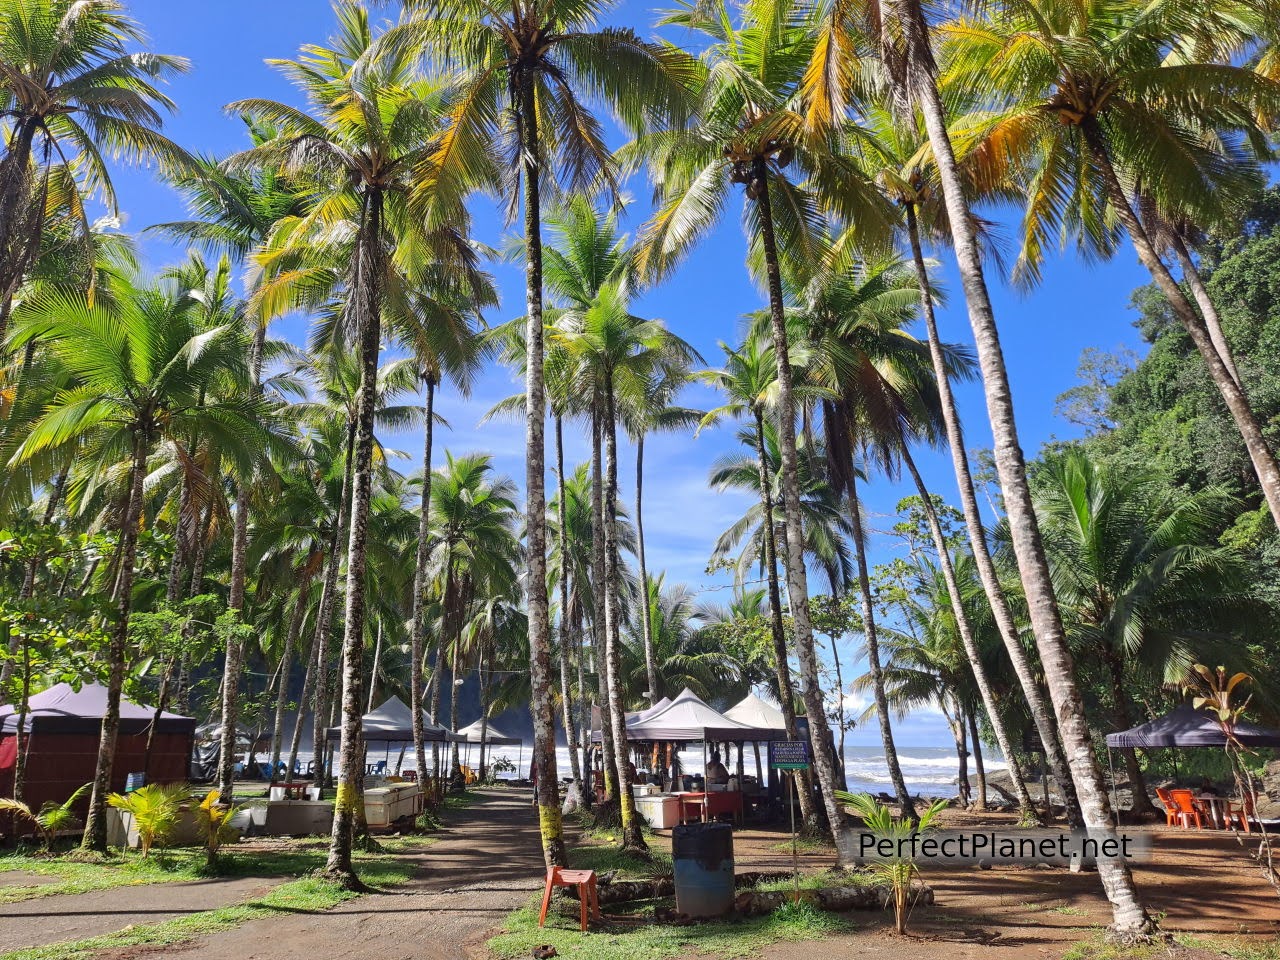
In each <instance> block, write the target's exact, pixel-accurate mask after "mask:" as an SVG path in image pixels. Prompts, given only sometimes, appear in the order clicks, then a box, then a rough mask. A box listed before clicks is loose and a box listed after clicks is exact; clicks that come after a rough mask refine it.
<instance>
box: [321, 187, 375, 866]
mask: <svg viewBox="0 0 1280 960" xmlns="http://www.w3.org/2000/svg"><path fill="white" fill-rule="evenodd" d="M362 213H363V216H362V218H361V229H360V231H359V232H360V236H359V237H358V238H357V240H356V264H355V278H354V280H353V282H352V284H351V293H350V299H351V300H352V301H354V306H355V311H356V315H355V318H354V319H355V321H356V329H357V330H358V331H359V334H360V389H359V393H358V394H357V396H356V416H355V421H356V441H355V463H354V465H353V467H352V473H351V479H352V483H351V534H350V537H349V538H348V541H347V583H346V611H345V616H344V618H343V621H344V624H345V630H344V632H343V637H342V724H341V726H342V735H341V740H340V741H339V754H338V768H339V773H338V789H337V798H336V800H335V802H334V808H333V834H332V836H331V838H330V843H329V858H328V861H327V863H326V864H325V873H326V874H327V875H328V876H330V877H331V878H333V879H335V880H337V881H338V882H339V883H341V884H343V885H344V886H346V887H349V888H356V887H358V886H359V880H357V878H356V875H355V869H354V868H353V866H352V863H351V845H352V840H353V838H354V827H355V823H356V819H357V814H358V810H357V808H358V807H359V806H361V804H362V798H361V796H360V778H361V777H362V776H363V774H364V763H363V760H364V750H363V744H362V742H361V739H362V738H361V722H360V721H361V709H360V708H361V705H362V703H363V699H364V698H363V697H361V692H362V686H363V683H364V670H363V668H364V627H365V583H366V578H365V553H366V550H367V547H368V537H369V502H370V500H371V499H372V497H373V444H374V432H373V431H374V415H375V413H376V412H377V408H378V353H379V348H380V346H381V339H382V329H381V327H382V323H381V321H382V289H381V285H382V276H383V270H384V264H383V260H384V254H383V249H382V244H383V227H382V196H381V194H380V193H378V192H377V191H376V190H370V191H368V192H367V193H366V194H365V197H364V209H363V211H362Z"/></svg>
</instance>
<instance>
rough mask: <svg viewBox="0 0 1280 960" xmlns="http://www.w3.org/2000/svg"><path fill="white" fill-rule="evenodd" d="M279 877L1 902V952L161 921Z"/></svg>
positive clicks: (253, 891) (255, 891)
mask: <svg viewBox="0 0 1280 960" xmlns="http://www.w3.org/2000/svg"><path fill="white" fill-rule="evenodd" d="M280 882H281V881H280V880H279V879H264V878H262V877H229V878H225V879H223V878H215V879H210V880H192V881H190V882H181V883H153V884H144V885H141V886H136V885H135V886H127V887H113V888H111V889H108V890H93V891H91V892H89V893H74V894H66V895H61V896H53V897H36V898H34V899H32V900H22V901H19V902H18V903H6V904H4V905H3V906H0V954H3V953H7V952H9V951H10V950H22V949H25V948H27V947H38V946H42V945H44V944H50V943H61V942H62V941H64V940H83V939H85V938H86V937H96V936H99V935H101V934H104V933H112V932H114V931H116V930H119V929H121V928H122V927H126V926H128V925H130V924H143V923H161V922H162V921H165V920H174V919H176V918H178V917H182V916H186V915H187V914H191V913H200V912H202V911H205V910H216V909H218V908H219V907H225V906H227V905H228V904H232V903H239V902H240V901H241V900H248V899H250V898H252V897H257V896H261V895H262V894H264V893H266V892H267V891H268V890H270V889H271V888H272V887H273V886H275V885H276V884H278V883H280Z"/></svg>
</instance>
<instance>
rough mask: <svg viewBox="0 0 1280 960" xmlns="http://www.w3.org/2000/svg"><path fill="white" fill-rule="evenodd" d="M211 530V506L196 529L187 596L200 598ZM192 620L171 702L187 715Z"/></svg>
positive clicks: (184, 637)
mask: <svg viewBox="0 0 1280 960" xmlns="http://www.w3.org/2000/svg"><path fill="white" fill-rule="evenodd" d="M212 529H213V504H209V505H208V506H206V507H205V508H204V516H203V518H202V519H201V521H200V525H199V527H198V528H197V529H196V542H195V555H194V556H193V557H192V558H191V584H190V586H188V587H187V595H188V596H191V597H198V596H200V588H201V587H202V586H204V565H205V560H206V559H207V558H208V556H209V534H210V532H211V531H212ZM195 626H196V625H195V622H194V620H188V621H187V623H186V626H185V627H183V630H182V637H183V646H182V652H181V653H180V654H179V655H178V678H177V682H176V687H177V690H176V691H175V692H174V696H173V701H174V704H175V705H176V707H177V710H178V712H179V713H184V714H185V713H187V712H188V710H189V709H190V700H191V651H190V647H189V643H190V639H191V637H192V636H193V635H194V633H195Z"/></svg>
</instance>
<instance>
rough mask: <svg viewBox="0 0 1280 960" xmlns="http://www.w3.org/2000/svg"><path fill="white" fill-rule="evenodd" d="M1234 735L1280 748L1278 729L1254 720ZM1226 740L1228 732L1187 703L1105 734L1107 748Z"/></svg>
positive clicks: (1220, 743) (1219, 743) (1250, 743)
mask: <svg viewBox="0 0 1280 960" xmlns="http://www.w3.org/2000/svg"><path fill="white" fill-rule="evenodd" d="M1235 735H1236V738H1237V739H1238V740H1239V741H1240V742H1241V743H1242V744H1244V745H1245V746H1246V747H1280V730H1268V729H1267V728H1266V727H1260V726H1258V725H1257V724H1256V723H1247V722H1243V721H1242V722H1240V723H1237V724H1236V728H1235ZM1226 743H1227V735H1226V734H1225V733H1223V731H1222V727H1221V726H1219V724H1218V721H1217V720H1216V719H1215V718H1214V717H1213V715H1212V714H1210V713H1209V711H1207V710H1197V709H1196V708H1195V707H1193V706H1192V705H1191V704H1189V703H1184V704H1182V705H1181V706H1179V707H1174V708H1173V709H1172V710H1170V711H1169V712H1168V713H1166V714H1165V715H1164V716H1163V717H1157V718H1156V719H1154V720H1149V721H1147V722H1146V723H1144V724H1140V725H1139V726H1136V727H1134V728H1133V729H1131V730H1121V731H1119V732H1118V733H1109V734H1107V746H1108V747H1223V746H1225V745H1226Z"/></svg>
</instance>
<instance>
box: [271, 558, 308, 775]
mask: <svg viewBox="0 0 1280 960" xmlns="http://www.w3.org/2000/svg"><path fill="white" fill-rule="evenodd" d="M310 586H311V578H310V577H307V576H304V577H303V578H302V580H301V581H300V582H299V583H298V598H297V599H296V600H295V601H294V602H293V616H291V617H290V618H289V634H288V636H287V637H286V638H285V642H284V650H282V651H281V652H280V686H279V687H277V688H276V716H275V723H274V724H273V726H272V730H271V782H272V783H275V782H276V777H277V776H278V775H279V770H280V754H281V753H283V752H284V713H285V708H286V707H287V706H288V705H289V676H290V674H291V673H292V672H293V648H294V647H296V646H297V645H298V636H299V634H301V633H302V620H303V618H304V617H305V616H306V613H307V594H308V593H310V590H309V588H310ZM306 702H307V701H306V699H305V697H304V698H302V699H300V700H298V713H299V715H301V713H302V707H303V704H305V703H306ZM292 774H293V764H292V762H291V763H290V764H289V769H288V771H287V772H286V773H285V780H286V781H287V780H291V779H293V777H292Z"/></svg>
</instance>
